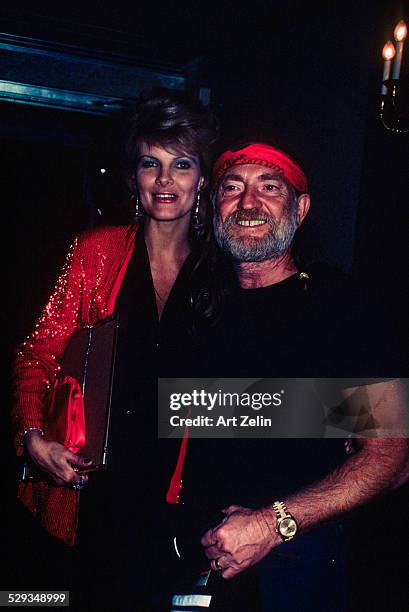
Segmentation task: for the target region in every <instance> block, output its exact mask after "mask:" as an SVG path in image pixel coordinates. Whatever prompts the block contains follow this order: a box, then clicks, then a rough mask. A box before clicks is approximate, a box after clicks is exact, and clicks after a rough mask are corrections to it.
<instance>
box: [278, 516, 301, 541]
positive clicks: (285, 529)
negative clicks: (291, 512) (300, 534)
mask: <svg viewBox="0 0 409 612" xmlns="http://www.w3.org/2000/svg"><path fill="white" fill-rule="evenodd" d="M279 531H280V533H281V535H282V536H283V537H284V538H291V537H292V536H293V535H295V534H296V533H297V523H296V522H295V520H294V519H293V518H290V517H289V518H284V519H283V520H282V521H281V523H280V526H279Z"/></svg>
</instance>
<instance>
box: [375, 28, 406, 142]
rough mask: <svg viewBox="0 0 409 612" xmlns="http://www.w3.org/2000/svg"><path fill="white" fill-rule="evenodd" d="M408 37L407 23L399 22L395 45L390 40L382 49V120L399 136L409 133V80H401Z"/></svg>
mask: <svg viewBox="0 0 409 612" xmlns="http://www.w3.org/2000/svg"><path fill="white" fill-rule="evenodd" d="M407 35H408V28H407V25H406V23H405V22H404V21H399V23H397V24H396V26H395V29H394V32H393V37H394V39H395V44H393V43H392V42H391V41H390V40H389V41H388V42H387V43H386V44H385V45H384V47H383V49H382V57H383V60H384V64H383V76H382V87H381V111H380V119H381V122H382V125H383V126H384V127H385V128H386V129H387V130H388V131H389V132H395V133H398V134H407V133H408V132H409V108H408V102H409V96H408V89H409V87H408V82H407V80H405V81H403V80H402V79H401V78H400V72H401V67H402V58H403V47H404V43H405V40H406V37H407ZM391 71H392V78H391Z"/></svg>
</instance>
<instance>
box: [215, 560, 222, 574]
mask: <svg viewBox="0 0 409 612" xmlns="http://www.w3.org/2000/svg"><path fill="white" fill-rule="evenodd" d="M213 569H214V570H216V572H221V571H222V569H223V568H222V566H221V565H220V562H219V559H213Z"/></svg>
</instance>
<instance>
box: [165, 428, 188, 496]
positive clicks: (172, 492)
mask: <svg viewBox="0 0 409 612" xmlns="http://www.w3.org/2000/svg"><path fill="white" fill-rule="evenodd" d="M188 441H189V428H188V427H185V430H184V432H183V438H182V440H181V443H180V447H179V455H178V459H177V462H176V467H175V471H174V472H173V476H172V478H171V479H170V484H169V488H168V490H167V493H166V501H167V502H168V503H169V504H178V503H179V499H180V493H181V491H182V484H183V480H182V474H183V466H184V463H185V459H186V447H187V443H188Z"/></svg>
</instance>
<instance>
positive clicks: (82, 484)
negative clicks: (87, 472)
mask: <svg viewBox="0 0 409 612" xmlns="http://www.w3.org/2000/svg"><path fill="white" fill-rule="evenodd" d="M84 487H85V482H84V476H80V479H79V481H78V482H74V484H73V485H72V488H73V489H75V490H76V491H80V490H81V489H83V488H84Z"/></svg>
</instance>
